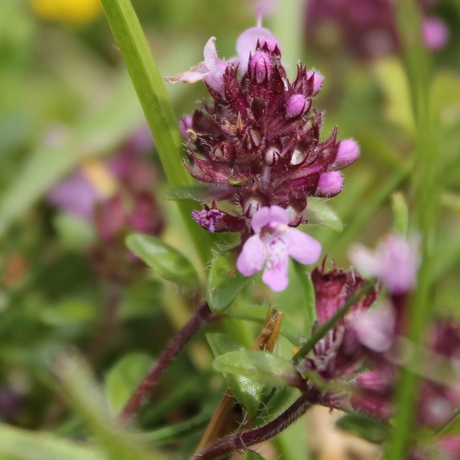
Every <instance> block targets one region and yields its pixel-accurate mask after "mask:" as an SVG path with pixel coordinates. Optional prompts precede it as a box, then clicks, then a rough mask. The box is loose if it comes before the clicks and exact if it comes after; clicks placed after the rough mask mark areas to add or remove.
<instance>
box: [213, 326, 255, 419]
mask: <svg viewBox="0 0 460 460" xmlns="http://www.w3.org/2000/svg"><path fill="white" fill-rule="evenodd" d="M206 338H207V339H208V342H209V345H210V347H211V349H212V352H213V353H214V355H215V356H216V357H217V356H221V355H223V354H224V353H228V352H232V351H244V350H245V349H244V347H243V346H242V345H240V344H239V343H238V342H237V341H236V340H235V339H233V337H231V336H229V335H227V334H220V333H213V334H207V335H206ZM226 380H227V384H228V387H229V388H230V391H231V392H232V393H233V396H234V397H235V398H236V400H237V401H238V402H239V403H240V404H241V405H242V406H243V407H244V408H245V409H246V412H247V414H248V416H249V417H252V416H254V415H256V413H257V410H258V409H259V406H260V398H261V396H262V390H263V385H262V384H260V383H259V382H257V381H255V380H251V379H248V378H247V377H244V376H242V375H234V374H229V375H226Z"/></svg>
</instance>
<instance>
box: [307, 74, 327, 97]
mask: <svg viewBox="0 0 460 460" xmlns="http://www.w3.org/2000/svg"><path fill="white" fill-rule="evenodd" d="M311 77H313V96H314V95H316V94H318V93H319V90H320V89H321V87H322V86H323V81H324V77H323V76H322V75H321V74H320V73H319V72H317V71H316V70H310V71H309V72H307V78H308V79H310V78H311Z"/></svg>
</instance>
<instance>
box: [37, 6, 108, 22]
mask: <svg viewBox="0 0 460 460" xmlns="http://www.w3.org/2000/svg"><path fill="white" fill-rule="evenodd" d="M30 1H31V4H32V8H33V9H34V10H35V12H36V14H37V15H38V16H39V17H41V18H42V19H46V20H49V21H61V22H65V23H66V24H70V25H77V26H78V25H84V24H87V23H88V22H91V21H92V20H93V19H95V18H96V17H97V16H99V14H100V13H101V11H102V7H101V2H100V0H30Z"/></svg>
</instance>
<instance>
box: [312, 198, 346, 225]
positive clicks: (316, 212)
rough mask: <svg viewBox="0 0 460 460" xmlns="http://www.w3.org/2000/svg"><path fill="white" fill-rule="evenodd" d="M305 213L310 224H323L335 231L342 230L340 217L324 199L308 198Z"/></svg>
mask: <svg viewBox="0 0 460 460" xmlns="http://www.w3.org/2000/svg"><path fill="white" fill-rule="evenodd" d="M306 214H307V219H308V221H309V222H310V223H312V224H319V225H324V226H326V227H329V228H331V229H332V230H335V231H336V232H341V231H342V230H343V223H342V221H341V220H340V217H339V216H338V215H337V214H336V213H335V211H334V210H333V209H332V208H331V207H330V206H328V205H327V204H326V203H325V201H324V200H319V199H315V198H309V199H308V206H307V212H306Z"/></svg>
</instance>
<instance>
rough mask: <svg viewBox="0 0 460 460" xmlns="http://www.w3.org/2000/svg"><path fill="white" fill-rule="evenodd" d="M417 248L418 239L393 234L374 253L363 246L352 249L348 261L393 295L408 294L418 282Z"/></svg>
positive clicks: (355, 246)
mask: <svg viewBox="0 0 460 460" xmlns="http://www.w3.org/2000/svg"><path fill="white" fill-rule="evenodd" d="M418 246H419V242H418V239H417V238H415V239H414V238H413V239H410V240H407V239H406V238H404V237H403V236H401V235H397V234H390V235H388V236H387V237H386V238H385V239H384V240H383V241H382V242H381V243H380V244H379V245H378V246H377V248H376V250H375V251H374V252H372V251H370V250H369V249H367V248H366V247H364V246H362V245H360V244H355V245H353V246H351V247H350V251H349V258H350V260H351V262H352V263H353V264H354V265H356V267H357V268H358V270H360V271H362V272H363V273H366V274H368V275H371V276H376V277H377V278H379V279H380V280H381V281H382V282H383V284H384V285H385V286H386V288H387V289H388V291H389V292H390V293H391V294H394V295H399V294H405V293H407V292H410V291H412V290H413V289H414V287H415V285H416V283H417V270H418V267H419V265H420V256H419V253H418Z"/></svg>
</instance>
